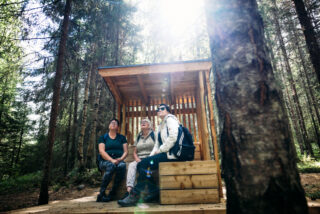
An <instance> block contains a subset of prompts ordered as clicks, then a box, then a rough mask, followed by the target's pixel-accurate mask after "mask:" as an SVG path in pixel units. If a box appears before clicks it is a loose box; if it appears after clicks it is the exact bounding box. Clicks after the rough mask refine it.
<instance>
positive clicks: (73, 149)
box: [69, 72, 80, 169]
mask: <svg viewBox="0 0 320 214" xmlns="http://www.w3.org/2000/svg"><path fill="white" fill-rule="evenodd" d="M79 75H80V74H79V72H77V73H76V76H75V86H74V94H73V96H74V107H73V124H72V137H71V150H70V160H69V169H72V168H73V167H74V163H75V159H76V152H77V151H76V137H77V126H78V94H79V90H78V88H79V85H78V84H79Z"/></svg>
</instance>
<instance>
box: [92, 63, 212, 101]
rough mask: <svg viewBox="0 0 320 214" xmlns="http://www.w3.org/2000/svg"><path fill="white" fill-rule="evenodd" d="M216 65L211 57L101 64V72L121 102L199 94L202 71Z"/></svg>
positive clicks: (113, 93)
mask: <svg viewBox="0 0 320 214" xmlns="http://www.w3.org/2000/svg"><path fill="white" fill-rule="evenodd" d="M211 67H212V64H211V61H210V60H208V59H207V60H193V61H180V62H170V63H156V64H140V65H126V66H109V67H100V68H99V69H98V70H99V74H100V75H101V76H102V77H103V79H104V81H105V82H106V83H107V85H108V87H109V89H110V91H111V93H112V95H113V96H114V98H115V99H116V101H117V103H119V104H122V103H124V102H127V101H129V100H140V101H141V102H142V103H145V104H148V103H149V101H150V99H154V98H158V97H159V98H161V97H169V98H173V97H175V96H183V95H184V94H195V93H196V90H197V87H198V72H199V71H207V70H210V69H211Z"/></svg>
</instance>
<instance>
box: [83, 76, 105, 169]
mask: <svg viewBox="0 0 320 214" xmlns="http://www.w3.org/2000/svg"><path fill="white" fill-rule="evenodd" d="M101 87H102V84H101V80H100V79H99V80H98V85H97V94H96V99H95V104H94V109H93V114H92V120H93V123H92V126H91V132H90V137H89V144H88V152H87V159H86V167H87V168H92V167H93V166H94V163H95V159H94V149H95V142H96V128H97V117H98V110H99V104H100V98H101V97H100V94H101Z"/></svg>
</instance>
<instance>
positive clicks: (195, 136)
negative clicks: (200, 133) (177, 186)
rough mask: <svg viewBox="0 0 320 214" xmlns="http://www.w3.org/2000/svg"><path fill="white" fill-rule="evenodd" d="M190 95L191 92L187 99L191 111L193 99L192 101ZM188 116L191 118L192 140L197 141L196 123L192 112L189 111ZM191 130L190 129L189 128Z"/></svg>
mask: <svg viewBox="0 0 320 214" xmlns="http://www.w3.org/2000/svg"><path fill="white" fill-rule="evenodd" d="M192 97H193V95H192V94H191V95H190V97H189V99H188V101H189V107H190V109H191V112H192V111H193V103H192V102H193V101H192ZM190 118H191V119H192V128H193V130H192V132H193V140H194V142H197V132H196V123H195V120H194V114H193V113H190ZM190 131H191V130H190Z"/></svg>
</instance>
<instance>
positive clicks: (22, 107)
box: [0, 0, 320, 198]
mask: <svg viewBox="0 0 320 214" xmlns="http://www.w3.org/2000/svg"><path fill="white" fill-rule="evenodd" d="M68 3H70V5H72V9H71V10H70V16H69V17H70V18H69V23H68V32H67V34H66V40H65V41H66V44H65V52H64V59H63V61H62V62H59V61H58V57H57V56H58V55H59V54H58V53H59V47H60V46H61V44H60V43H61V40H62V38H63V30H62V29H63V26H64V25H63V20H64V16H65V13H66V5H67V4H68ZM304 4H305V5H304V6H305V9H306V11H307V15H308V17H309V18H310V20H311V24H312V28H313V31H314V35H315V37H316V39H317V41H318V43H319V40H320V2H319V1H316V0H305V1H304ZM258 6H259V11H260V15H261V16H262V18H263V22H264V30H265V31H264V34H265V42H266V44H267V47H268V53H269V57H270V59H271V62H272V67H273V71H274V75H275V77H276V81H277V84H278V85H279V87H280V88H281V92H282V95H283V100H282V101H283V104H284V105H285V108H286V113H287V116H288V118H289V123H290V128H291V129H290V131H291V133H292V136H293V140H294V144H295V147H296V153H297V158H298V160H299V162H298V166H299V170H300V172H320V162H319V158H320V117H319V109H320V108H319V106H320V90H319V89H320V85H319V80H318V79H317V74H316V72H315V71H316V68H315V67H314V63H313V61H312V60H310V55H309V53H310V51H309V49H308V44H307V41H306V38H305V35H304V33H303V28H302V27H301V24H300V21H299V19H298V15H297V10H296V9H295V6H294V4H293V2H292V1H290V0H278V1H266V0H259V1H258ZM203 7H204V2H202V1H192V0H188V1H180V0H176V1H167V0H163V1H155V0H148V1H133V0H131V1H130V0H127V1H126V0H112V1H105V0H87V1H79V0H73V1H72V2H71V1H60V0H56V1H48V0H22V1H20V0H9V1H6V0H1V1H0V89H1V90H0V93H1V95H0V194H8V193H16V192H19V191H25V190H26V189H28V188H36V189H37V188H39V187H40V184H41V179H42V176H43V175H42V170H43V168H44V163H45V162H46V159H47V156H46V151H47V147H48V140H47V139H48V128H49V119H50V108H51V104H52V100H53V99H54V95H53V91H54V90H53V86H54V78H55V73H56V69H57V67H58V65H59V63H60V64H61V63H62V66H63V73H62V80H61V93H60V100H59V110H58V112H57V124H56V130H55V138H54V143H53V156H52V165H51V164H50V165H51V167H52V170H51V172H50V174H49V176H50V179H49V181H50V188H53V189H55V190H58V189H59V188H61V187H63V186H67V187H68V186H70V185H78V184H80V183H88V184H91V185H96V184H97V182H98V181H96V179H99V173H98V172H97V169H96V166H95V155H96V141H97V138H98V137H99V136H100V135H102V134H103V133H105V132H106V130H107V123H108V121H109V120H110V119H111V118H112V117H114V114H115V109H116V106H115V101H114V99H113V97H112V96H111V94H110V92H109V91H108V89H107V87H106V85H105V83H104V82H103V81H102V79H101V77H100V76H99V75H98V74H97V68H98V67H101V66H115V65H130V64H146V63H160V62H172V61H185V60H197V59H207V58H210V48H209V38H208V33H207V26H206V17H205V13H204V11H203V10H204V9H203ZM60 51H61V50H60ZM318 54H319V53H318ZM318 56H319V55H318ZM212 84H213V83H212ZM212 88H214V85H212ZM213 97H214V96H213ZM218 127H219V124H218ZM217 131H218V134H219V130H217ZM79 145H80V146H79ZM82 145H83V146H82ZM79 147H80V148H83V151H79V149H78V148H79ZM81 153H82V154H83V160H82V156H81ZM81 161H84V162H85V167H84V169H82V170H79V166H80V165H81V164H80V162H81ZM307 195H308V196H310V197H313V198H320V191H319V189H318V190H317V191H311V192H308V191H307Z"/></svg>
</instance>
